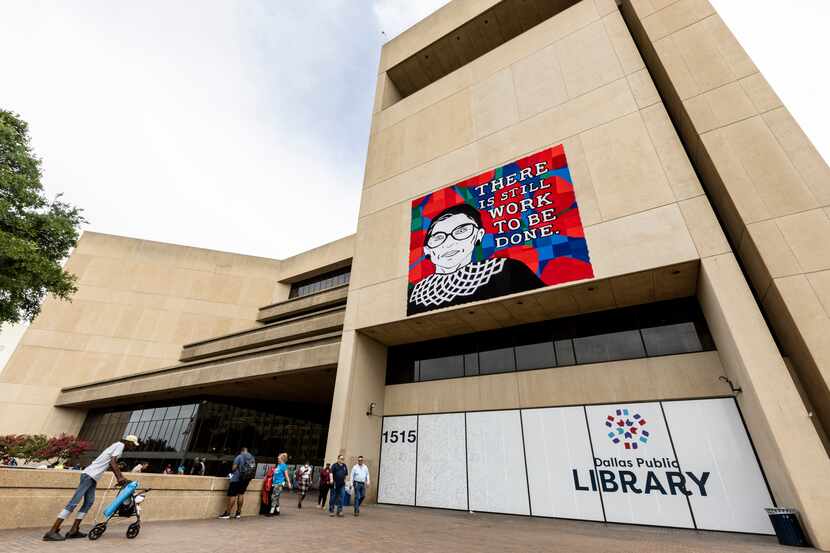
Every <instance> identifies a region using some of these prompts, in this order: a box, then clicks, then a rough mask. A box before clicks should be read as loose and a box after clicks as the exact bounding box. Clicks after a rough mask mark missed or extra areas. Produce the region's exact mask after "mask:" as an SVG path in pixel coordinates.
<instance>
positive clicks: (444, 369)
mask: <svg viewBox="0 0 830 553" xmlns="http://www.w3.org/2000/svg"><path fill="white" fill-rule="evenodd" d="M460 376H464V356H463V355H449V356H446V357H436V358H433V359H421V375H420V377H421V380H422V381H423V380H437V379H439V378H458V377H460Z"/></svg>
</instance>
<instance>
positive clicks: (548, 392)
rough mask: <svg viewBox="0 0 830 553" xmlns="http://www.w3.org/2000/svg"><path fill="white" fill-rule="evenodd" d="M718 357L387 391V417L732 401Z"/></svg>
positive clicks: (661, 360)
mask: <svg viewBox="0 0 830 553" xmlns="http://www.w3.org/2000/svg"><path fill="white" fill-rule="evenodd" d="M722 374H723V366H722V365H721V361H720V358H719V356H718V352H716V351H707V352H701V353H691V354H686V355H669V356H665V357H653V358H650V359H631V360H628V361H614V362H610V363H594V364H590V365H575V366H571V367H558V368H553V369H539V370H533V371H523V372H511V373H504V374H498V375H487V376H474V377H468V378H454V379H450V380H435V381H431V382H417V383H412V384H396V385H392V386H387V387H386V393H385V399H384V404H383V413H384V415H409V414H415V413H417V414H428V413H446V412H460V411H485V410H492V409H517V408H521V407H524V408H531V407H555V406H560V405H583V404H585V405H588V404H592V403H611V402H622V401H640V400H643V399H685V398H691V397H714V396H724V395H731V393H732V392H731V390H730V389H729V386H727V385H726V384H725V383H724V382H722V381H719V380H718V377H719V376H721V375H722Z"/></svg>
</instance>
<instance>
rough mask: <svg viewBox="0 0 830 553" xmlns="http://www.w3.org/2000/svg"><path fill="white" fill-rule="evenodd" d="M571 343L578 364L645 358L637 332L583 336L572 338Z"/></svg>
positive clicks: (627, 331)
mask: <svg viewBox="0 0 830 553" xmlns="http://www.w3.org/2000/svg"><path fill="white" fill-rule="evenodd" d="M573 342H574V351H575V352H576V360H577V362H578V363H579V364H585V363H603V362H606V361H619V360H623V359H637V358H639V357H645V350H644V349H643V341H642V339H641V338H640V331H639V330H624V331H622V332H609V333H607V334H599V335H596V336H585V337H582V338H574V341H573Z"/></svg>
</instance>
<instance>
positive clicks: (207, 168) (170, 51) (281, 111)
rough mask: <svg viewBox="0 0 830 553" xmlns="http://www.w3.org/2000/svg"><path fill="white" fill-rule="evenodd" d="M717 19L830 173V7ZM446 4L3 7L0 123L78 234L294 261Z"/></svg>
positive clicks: (347, 192)
mask: <svg viewBox="0 0 830 553" xmlns="http://www.w3.org/2000/svg"><path fill="white" fill-rule="evenodd" d="M712 2H713V4H714V5H715V6H716V8H717V9H718V10H719V11H720V12H721V15H722V16H723V17H724V19H725V21H726V22H727V24H728V25H729V26H730V27H731V28H732V29H733V32H735V34H736V35H737V36H738V38H739V40H740V41H741V42H742V44H743V45H744V47H745V48H746V49H747V50H748V51H749V52H750V55H751V56H752V57H753V58H754V59H755V61H756V63H757V65H758V66H759V67H760V68H761V69H762V71H763V72H764V73H765V74H766V75H767V77H768V79H769V80H770V81H771V83H772V85H773V87H774V88H775V89H776V91H777V92H778V93H779V95H780V96H782V98H783V99H784V101H785V103H787V104H788V105H789V106H790V108H791V110H792V111H793V113H794V115H795V117H796V119H797V120H798V121H799V122H800V123H801V124H802V126H803V127H804V128H805V129H806V131H807V133H808V135H809V136H811V138H812V139H813V141H814V142H815V143H816V144H817V146H818V147H819V150H820V151H822V152H823V154H824V156H825V157H826V158H827V157H830V126H828V121H830V108H829V107H828V104H827V102H825V101H824V98H827V97H828V92H830V76H828V74H827V72H819V71H812V72H807V71H804V68H807V67H815V68H818V67H822V66H826V60H824V59H821V53H822V52H827V51H830V39H828V37H827V33H826V29H827V28H830V2H828V1H827V0H792V1H791V2H787V4H786V5H787V9H786V10H783V9H781V5H782V4H781V2H780V1H779V0H754V1H753V2H747V1H746V0H712ZM444 3H445V1H444V0H374V1H372V0H313V1H311V2H293V1H287V0H283V1H273V0H272V1H266V0H261V1H260V0H245V1H240V2H230V1H206V0H199V1H185V0H177V1H175V2H170V1H159V0H147V1H144V2H129V3H128V2H112V1H111V0H106V1H103V0H100V1H99V0H60V1H42V0H0V52H4V53H6V54H7V55H5V56H3V62H2V63H3V71H1V72H0V107H3V108H5V109H10V110H13V111H16V112H17V113H19V114H20V115H21V116H22V117H23V118H24V119H25V120H26V121H28V122H29V124H30V132H31V137H32V144H33V147H34V149H35V152H36V153H37V155H38V156H40V157H41V158H42V159H43V182H44V185H45V187H46V190H47V193H48V194H49V195H50V196H54V195H55V194H58V193H62V194H63V195H64V199H65V200H67V201H69V202H71V203H74V204H77V205H79V206H81V207H82V208H84V213H85V216H86V218H87V219H88V221H89V223H88V224H87V225H85V227H84V228H86V229H88V230H92V231H97V232H106V233H112V234H120V235H125V236H132V237H138V238H146V239H151V240H158V241H162V242H172V243H177V244H186V245H192V246H199V247H205V248H211V249H217V250H225V251H232V252H238V253H246V254H252V255H259V256H264V257H274V258H284V257H287V256H290V255H293V254H295V253H298V252H301V251H304V250H306V249H309V248H312V247H315V246H317V245H320V244H323V243H325V242H328V241H331V240H334V239H337V238H339V237H342V236H345V235H347V234H349V233H352V232H354V230H355V225H356V220H357V210H358V204H359V200H360V190H361V185H362V180H363V167H364V162H365V156H366V148H367V142H368V134H369V123H370V116H371V106H372V96H373V94H374V86H375V76H376V73H377V65H378V58H379V52H380V48H381V46H382V44H383V43H384V42H385V41H386V40H387V39H389V38H392V37H394V36H396V35H397V34H398V33H400V32H401V31H402V30H404V29H405V28H407V27H408V26H410V25H412V24H414V23H415V22H417V21H418V20H419V19H421V18H423V17H425V16H426V15H428V14H429V13H431V12H432V11H434V10H435V9H437V8H438V7H440V6H441V5H443V4H444ZM10 53H13V55H8V54H10Z"/></svg>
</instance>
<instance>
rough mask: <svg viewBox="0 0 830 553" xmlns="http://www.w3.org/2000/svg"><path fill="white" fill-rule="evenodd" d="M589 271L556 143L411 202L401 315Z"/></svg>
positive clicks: (564, 163)
mask: <svg viewBox="0 0 830 553" xmlns="http://www.w3.org/2000/svg"><path fill="white" fill-rule="evenodd" d="M593 276H594V272H593V269H592V267H591V261H590V259H589V257H588V246H587V244H586V242H585V234H584V232H583V228H582V220H581V219H580V217H579V208H578V207H577V203H576V197H575V195H574V188H573V183H572V180H571V174H570V171H569V170H568V161H567V159H566V158H565V150H564V148H563V147H562V145H559V146H555V147H553V148H548V149H545V150H542V151H541V152H538V153H535V154H533V155H530V156H527V157H524V158H522V159H519V160H516V161H514V162H512V163H508V164H507V165H504V166H503V167H499V168H497V169H494V170H492V171H488V172H486V173H482V174H480V175H477V176H475V177H472V178H470V179H467V180H465V181H463V182H460V183H458V184H454V185H452V186H448V187H446V188H443V189H441V190H438V191H436V192H432V193H430V194H427V195H425V196H422V197H420V198H417V199H416V200H413V201H412V226H411V234H410V246H409V288H408V298H407V315H413V314H415V313H422V312H424V311H430V310H432V309H439V308H442V307H450V306H453V305H458V304H461V303H467V302H471V301H478V300H486V299H490V298H496V297H499V296H503V295H505V294H513V293H517V292H524V291H527V290H532V289H535V288H541V287H543V286H550V285H553V284H559V283H562V282H569V281H572V280H579V279H584V278H591V277H593Z"/></svg>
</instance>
